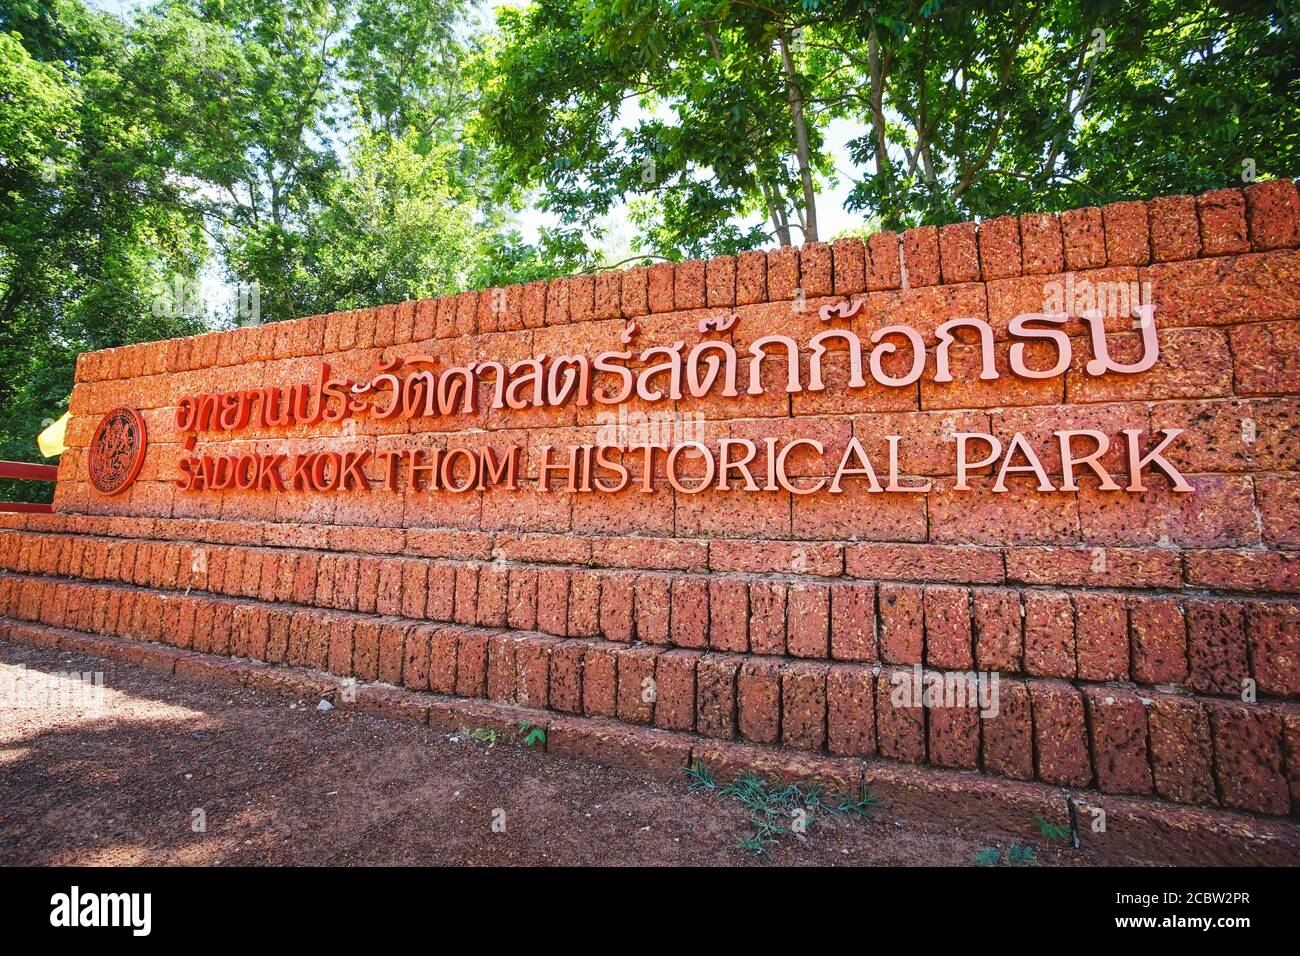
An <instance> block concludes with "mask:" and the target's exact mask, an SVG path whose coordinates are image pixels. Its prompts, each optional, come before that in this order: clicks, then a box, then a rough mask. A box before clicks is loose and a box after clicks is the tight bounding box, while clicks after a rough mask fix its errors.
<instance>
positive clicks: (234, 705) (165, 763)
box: [0, 641, 1093, 866]
mask: <svg viewBox="0 0 1300 956" xmlns="http://www.w3.org/2000/svg"><path fill="white" fill-rule="evenodd" d="M24 667H25V669H24ZM69 671H77V672H85V671H102V672H103V673H104V685H105V686H104V688H103V690H102V693H101V695H100V697H99V699H98V700H97V701H91V704H92V705H93V706H91V707H86V706H84V702H82V704H79V705H77V706H69V705H65V706H60V707H51V706H49V705H48V704H45V705H42V706H31V704H32V703H33V701H32V698H31V697H29V696H25V695H24V696H22V697H15V695H14V686H15V685H14V680H15V678H18V677H21V679H22V681H23V683H22V685H21V686H23V687H25V688H27V689H28V690H29V691H30V690H32V689H35V690H38V691H40V692H41V694H44V693H45V692H46V691H50V690H55V691H58V690H60V689H61V690H64V691H66V690H67V688H68V687H69V686H71V685H69V684H67V683H59V682H60V681H66V678H62V677H59V676H56V675H59V674H61V673H66V672H69ZM46 699H48V697H47V696H42V697H41V700H42V701H44V700H46ZM316 703H317V702H316V701H314V700H295V701H291V700H288V699H285V698H282V697H276V696H273V695H270V694H267V693H263V692H261V691H256V690H251V689H247V688H229V687H215V686H209V685H204V684H199V683H195V682H188V681H183V680H179V679H175V678H170V677H163V676H161V675H158V674H155V673H153V672H151V671H147V670H144V669H141V668H139V667H135V666H133V665H129V664H122V663H116V662H111V661H104V660H100V659H98V658H91V657H86V656H83V655H77V654H69V653H66V652H62V651H57V650H50V649H45V648H34V647H28V646H25V645H21V644H14V643H9V642H3V641H0V864H91V865H148V864H181V865H187V864H201V865H223V864H227V865H228V864H273V865H274V864H294V865H332V864H345V865H348V864H422V865H429V864H489V865H502V864H527V865H547V864H578V865H580V864H595V863H599V864H607V865H608V864H623V865H688V864H703V865H718V864H721V865H744V864H759V865H770V864H788V865H798V864H822V865H827V864H829V865H859V866H860V865H884V866H900V865H916V864H933V865H974V857H975V854H976V852H977V851H978V850H979V849H980V848H981V847H985V846H997V847H999V848H1000V849H1001V850H1003V851H1004V852H1005V851H1006V849H1007V844H1006V841H1005V840H1004V839H1000V838H999V839H994V838H991V837H984V836H983V835H982V834H980V833H974V832H969V831H965V832H963V831H961V830H956V829H954V830H949V831H941V830H936V829H930V828H924V827H921V826H918V825H917V824H915V823H910V822H907V821H901V820H896V819H894V817H892V816H891V815H890V812H889V808H888V807H887V806H885V807H881V808H879V809H878V810H877V811H876V813H875V816H874V819H872V820H871V821H868V822H849V821H843V820H831V821H829V822H825V823H823V822H822V818H819V819H818V821H817V823H816V824H815V825H814V826H813V827H812V829H811V830H810V831H809V833H808V835H807V837H806V839H805V841H803V842H800V841H798V840H796V839H794V838H792V837H790V836H786V837H784V838H782V842H781V844H780V845H779V846H778V847H776V848H775V849H773V850H771V851H769V852H768V853H767V854H765V855H763V856H755V855H754V854H752V853H749V852H746V851H742V850H739V849H737V848H736V844H737V843H738V842H739V841H740V840H741V839H742V838H743V837H744V836H745V835H746V834H747V833H748V832H749V826H748V818H747V817H748V815H747V812H746V811H745V809H744V808H743V807H741V806H740V805H739V804H738V803H736V802H734V801H732V800H730V799H728V798H726V797H724V796H722V795H721V794H718V793H690V792H688V791H687V789H686V781H685V780H683V781H682V783H681V784H680V785H676V784H664V783H659V782H654V781H648V780H645V779H642V778H641V777H638V776H636V775H634V774H631V773H628V772H625V771H622V770H618V769H613V768H607V767H598V766H594V765H590V764H586V763H579V762H575V761H571V760H567V759H564V758H561V757H556V756H551V755H547V754H546V753H543V752H539V751H535V750H525V749H523V748H520V747H518V746H516V745H513V744H505V743H503V744H499V745H494V746H488V745H487V744H484V743H479V742H475V741H473V740H470V739H467V738H465V737H454V736H448V735H446V734H443V733H441V732H438V731H435V730H432V729H430V728H428V727H418V726H414V725H411V724H406V723H401V722H397V721H388V720H384V719H382V718H378V717H372V716H370V715H367V714H362V713H357V712H352V711H343V710H330V711H326V712H319V711H317V710H315V705H316ZM15 705H17V706H15ZM195 810H201V811H203V814H204V815H205V817H206V832H194V829H193V827H192V823H191V821H192V819H193V816H194V811H195ZM501 811H503V812H504V821H505V828H504V831H503V832H496V831H494V829H493V826H492V824H493V819H494V816H495V817H496V818H497V819H500V818H501V815H502V814H501ZM1023 842H1024V843H1026V844H1028V845H1030V846H1032V847H1033V848H1034V851H1035V854H1036V857H1037V860H1038V862H1039V863H1044V864H1058V865H1059V864H1064V865H1071V864H1087V863H1091V862H1093V860H1092V859H1091V858H1090V856H1089V854H1088V853H1087V852H1086V851H1077V850H1070V849H1068V848H1066V847H1065V846H1063V845H1062V844H1060V843H1052V842H1050V841H1046V840H1044V839H1043V838H1041V837H1039V835H1038V834H1037V833H1036V832H1035V831H1034V828H1033V823H1032V821H1026V833H1025V838H1024V841H1023Z"/></svg>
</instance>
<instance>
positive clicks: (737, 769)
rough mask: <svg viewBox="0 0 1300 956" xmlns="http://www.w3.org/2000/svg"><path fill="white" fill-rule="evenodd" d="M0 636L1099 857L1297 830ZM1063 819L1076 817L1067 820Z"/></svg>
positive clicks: (1207, 852) (268, 670)
mask: <svg viewBox="0 0 1300 956" xmlns="http://www.w3.org/2000/svg"><path fill="white" fill-rule="evenodd" d="M0 640H9V641H15V642H19V643H24V644H32V645H38V646H42V647H59V648H62V649H64V650H67V651H72V652H75V653H79V654H89V655H93V656H97V657H103V658H109V659H112V660H120V661H126V662H128V663H131V664H135V665H138V666H141V667H146V668H149V669H150V670H155V671H158V672H160V673H164V674H171V675H175V676H176V677H178V678H182V679H189V680H199V681H204V682H208V683H214V684H222V683H225V684H237V685H244V686H248V687H254V688H257V689H259V690H263V691H267V692H270V693H278V694H284V695H286V696H294V697H300V698H307V699H325V700H329V701H331V702H332V703H333V704H334V705H335V706H336V707H341V708H345V709H347V708H355V709H357V710H362V711H365V712H367V713H372V714H376V715H378V716H381V717H386V718H390V719H395V720H408V721H413V722H415V723H420V724H428V725H430V726H433V727H436V728H439V729H441V730H444V731H447V732H449V733H456V732H463V731H467V730H473V729H477V728H490V729H494V730H497V731H498V732H500V733H503V734H505V735H507V736H510V737H518V736H520V735H521V731H520V729H519V724H520V722H521V721H527V722H528V723H529V724H530V725H531V726H534V727H540V728H542V729H543V730H545V731H546V741H545V745H544V746H545V749H546V751H547V752H548V753H551V754H555V755H558V756H563V757H570V758H576V759H582V760H590V761H593V762H596V763H602V764H607V765H610V766H616V767H622V768H624V769H628V770H632V771H634V772H638V773H643V774H646V775H647V776H651V777H654V778H657V779H662V780H668V781H681V782H682V783H683V784H684V783H685V779H686V777H685V771H686V768H687V767H688V766H690V765H691V764H692V763H695V762H698V763H701V764H703V765H704V766H707V767H709V768H711V769H712V770H713V771H714V773H715V777H716V779H717V780H718V781H719V782H728V781H730V780H733V779H735V778H736V777H738V776H740V775H742V774H745V773H757V774H759V775H760V776H763V777H765V778H766V779H769V780H781V781H787V782H793V781H796V780H798V781H804V782H819V783H822V784H823V785H825V786H827V787H828V788H831V789H833V790H837V791H841V792H854V793H856V792H857V791H858V790H859V788H860V787H864V786H865V787H866V788H867V789H868V790H869V791H870V793H871V794H872V795H873V796H874V797H876V799H877V800H878V802H879V804H880V808H879V811H878V813H879V814H880V815H881V816H882V817H884V818H886V819H906V820H910V821H914V822H917V823H923V824H927V825H933V826H938V827H944V828H949V827H951V828H958V829H968V830H970V831H974V832H979V833H983V834H990V835H997V834H999V833H1001V834H1002V835H1004V836H1005V838H1006V839H1009V840H1015V839H1024V838H1025V837H1026V836H1027V835H1030V834H1032V833H1034V831H1035V828H1036V827H1037V825H1038V818H1040V817H1041V818H1042V819H1043V820H1046V821H1048V822H1050V823H1053V824H1056V825H1058V826H1061V827H1071V829H1072V832H1071V839H1072V840H1073V839H1077V840H1078V841H1079V845H1080V846H1085V847H1087V848H1088V849H1089V850H1090V851H1091V852H1092V854H1093V856H1094V857H1095V858H1097V859H1098V860H1100V861H1102V862H1105V863H1111V864H1117V865H1120V864H1165V865H1167V864H1185V865H1197V864H1200V865H1213V864H1219V865H1236V866H1246V865H1256V866H1258V865H1270V864H1275V865H1294V864H1295V863H1296V862H1297V861H1298V860H1300V827H1297V826H1295V825H1293V824H1291V823H1289V822H1287V821H1283V820H1267V819H1261V818H1259V817H1255V816H1251V815H1247V814H1239V813H1228V812H1223V811H1214V812H1209V811H1204V810H1198V809H1195V808H1192V807H1185V806H1177V805H1173V804H1169V803H1164V802H1160V801H1154V800H1139V799H1131V798H1122V797H1108V796H1101V795H1097V794H1083V793H1078V792H1074V791H1071V790H1068V789H1062V788H1058V787H1051V786H1045V785H1042V784H1036V783H1025V782H1019V781H1010V780H998V779H996V778H992V777H987V776H984V775H982V774H977V773H970V772H962V771H946V770H922V769H919V768H915V767H906V766H901V765H893V764H888V763H886V762H883V761H861V760H855V759H848V758H833V757H823V756H815V755H805V754H799V753H795V752H791V751H789V750H786V749H784V748H779V747H763V746H755V745H751V744H738V743H722V742H716V741H708V740H704V739H702V738H700V737H699V736H697V735H694V734H688V733H681V732H675V731H665V730H659V729H656V728H648V727H631V726H628V725H625V724H620V723H618V722H616V721H611V720H604V719H599V718H581V719H579V718H574V717H567V716H563V715H559V714H556V713H554V712H550V711H544V710H537V709H532V708H525V707H520V706H518V705H511V704H494V703H485V702H483V701H476V700H468V699H465V698H460V697H448V696H444V695H440V694H432V693H428V692H419V691H411V690H407V689H405V688H400V687H393V686H391V685H386V684H378V683H368V682H355V683H354V682H351V681H346V680H343V679H340V678H338V677H336V676H334V675H332V674H327V673H322V672H320V671H313V670H309V669H306V668H300V667H291V666H274V665H268V664H265V663H260V662H256V661H249V660H240V659H236V658H228V657H218V656H215V655H211V654H201V653H198V652H195V651H188V650H181V649H178V648H174V647H168V646H164V645H159V644H155V643H152V642H143V641H130V640H123V639H120V638H114V637H103V636H99V635H91V634H85V633H82V632H79V631H73V630H68V629H66V628H56V627H49V626H46V625H39V624H29V623H24V622H18V621H11V620H8V619H4V618H0ZM1098 809H1100V810H1104V811H1105V815H1106V821H1107V825H1106V829H1105V830H1104V831H1103V832H1097V831H1095V830H1094V829H1093V828H1092V827H1091V826H1090V825H1089V821H1091V820H1093V819H1095V818H1096V813H1095V811H1096V810H1098ZM1072 821H1079V823H1078V825H1077V826H1072Z"/></svg>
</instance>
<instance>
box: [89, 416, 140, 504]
mask: <svg viewBox="0 0 1300 956" xmlns="http://www.w3.org/2000/svg"><path fill="white" fill-rule="evenodd" d="M144 447H145V433H144V419H143V418H141V417H140V413H139V412H137V411H136V410H135V409H134V408H127V407H126V406H125V405H121V406H118V407H117V408H115V409H113V410H112V411H111V412H109V413H108V414H107V415H105V416H104V417H103V419H101V420H100V423H99V427H98V428H97V429H95V437H94V439H93V440H92V441H91V443H90V452H89V455H88V467H89V470H90V483H91V484H92V485H93V486H94V487H95V490H96V491H98V492H99V493H100V494H103V495H117V494H121V493H122V492H123V491H126V489H127V488H128V487H130V485H131V482H133V481H135V476H136V475H138V474H140V466H141V465H143V464H144Z"/></svg>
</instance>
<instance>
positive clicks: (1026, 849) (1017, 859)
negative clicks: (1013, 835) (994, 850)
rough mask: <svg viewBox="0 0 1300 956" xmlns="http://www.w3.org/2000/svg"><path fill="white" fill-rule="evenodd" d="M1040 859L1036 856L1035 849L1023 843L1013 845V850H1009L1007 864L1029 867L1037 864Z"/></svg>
mask: <svg viewBox="0 0 1300 956" xmlns="http://www.w3.org/2000/svg"><path fill="white" fill-rule="evenodd" d="M1037 861H1038V857H1037V856H1035V855H1034V848H1033V847H1032V846H1026V845H1025V844H1023V843H1013V844H1011V849H1009V850H1007V862H1008V863H1010V864H1011V865H1012V866H1028V865H1029V864H1030V863H1036V862H1037Z"/></svg>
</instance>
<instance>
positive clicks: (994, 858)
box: [975, 846, 1002, 866]
mask: <svg viewBox="0 0 1300 956" xmlns="http://www.w3.org/2000/svg"><path fill="white" fill-rule="evenodd" d="M975 862H976V863H978V864H979V865H980V866H997V865H998V864H999V863H1001V862H1002V854H1001V852H1000V851H999V850H998V848H997V847H995V846H982V847H980V848H979V849H978V850H976V851H975Z"/></svg>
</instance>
